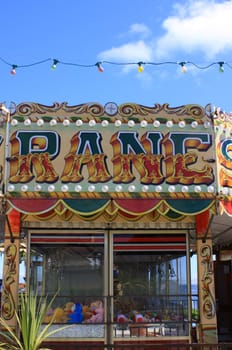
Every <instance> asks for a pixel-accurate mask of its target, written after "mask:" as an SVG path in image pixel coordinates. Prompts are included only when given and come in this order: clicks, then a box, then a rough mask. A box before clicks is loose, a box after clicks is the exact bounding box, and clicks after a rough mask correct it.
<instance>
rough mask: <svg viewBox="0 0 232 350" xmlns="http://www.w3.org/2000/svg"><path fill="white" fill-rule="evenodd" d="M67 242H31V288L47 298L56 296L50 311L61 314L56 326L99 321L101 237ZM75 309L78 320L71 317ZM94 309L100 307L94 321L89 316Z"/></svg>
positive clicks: (102, 241)
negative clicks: (77, 309) (65, 323)
mask: <svg viewBox="0 0 232 350" xmlns="http://www.w3.org/2000/svg"><path fill="white" fill-rule="evenodd" d="M53 240H54V239H53ZM68 241H69V239H68V238H66V243H62V244H61V243H54V242H53V243H50V244H46V243H43V244H38V243H37V244H33V239H32V244H31V269H30V273H31V277H30V282H31V285H32V287H33V289H34V290H37V291H38V292H39V293H40V294H42V295H46V296H48V297H49V298H50V299H51V298H52V297H53V296H54V295H56V294H57V296H56V298H55V301H54V304H53V311H54V310H57V309H58V308H59V309H60V313H62V310H63V311H64V314H63V318H62V317H61V318H60V319H59V321H57V323H62V322H71V321H73V322H75V323H82V322H85V321H86V322H87V321H88V320H89V322H92V321H93V322H96V323H97V322H100V321H103V308H104V305H103V304H104V300H103V295H104V237H103V236H102V237H101V238H100V239H99V237H98V239H97V238H96V237H92V236H87V235H86V236H84V235H82V236H81V237H76V239H75V242H71V243H67V242H68ZM72 241H74V240H72ZM68 307H69V308H70V310H67V308H68ZM77 307H78V308H79V316H78V317H79V318H78V317H77V318H74V315H73V314H74V311H75V310H76V308H77ZM96 308H101V317H99V318H98V319H96V317H95V321H94V317H93V318H92V319H91V317H92V316H94V314H95V309H96ZM71 314H72V317H71ZM69 316H70V317H69ZM68 317H69V318H68Z"/></svg>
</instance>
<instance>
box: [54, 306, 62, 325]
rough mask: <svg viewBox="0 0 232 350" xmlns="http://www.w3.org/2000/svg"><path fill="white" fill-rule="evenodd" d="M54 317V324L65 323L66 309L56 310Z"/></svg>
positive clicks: (58, 308)
mask: <svg viewBox="0 0 232 350" xmlns="http://www.w3.org/2000/svg"><path fill="white" fill-rule="evenodd" d="M52 317H54V320H53V322H54V323H64V309H63V308H61V307H57V308H55V310H54V313H53V315H52Z"/></svg>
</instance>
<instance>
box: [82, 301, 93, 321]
mask: <svg viewBox="0 0 232 350" xmlns="http://www.w3.org/2000/svg"><path fill="white" fill-rule="evenodd" d="M82 314H83V317H84V322H85V321H87V320H88V319H90V317H91V316H92V315H93V312H92V310H91V308H90V306H88V305H83V306H82Z"/></svg>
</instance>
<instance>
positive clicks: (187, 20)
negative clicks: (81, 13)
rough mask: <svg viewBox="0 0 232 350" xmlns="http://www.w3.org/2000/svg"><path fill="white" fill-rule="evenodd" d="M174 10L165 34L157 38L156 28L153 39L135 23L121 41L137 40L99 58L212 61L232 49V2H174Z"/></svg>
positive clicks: (165, 22) (111, 59)
mask: <svg viewBox="0 0 232 350" xmlns="http://www.w3.org/2000/svg"><path fill="white" fill-rule="evenodd" d="M172 10H173V13H172V15H168V16H167V17H166V18H165V19H164V20H163V22H162V28H163V30H164V34H163V35H161V36H159V37H157V36H156V37H155V33H157V32H160V28H158V30H156V28H153V30H154V33H153V34H154V35H153V37H152V33H151V31H150V29H149V28H148V27H147V26H146V25H145V24H144V23H134V24H132V25H131V26H130V28H129V30H128V32H127V33H124V35H123V36H122V37H121V38H125V37H127V39H128V38H129V37H131V35H133V38H135V40H134V41H129V40H127V42H126V43H123V44H122V45H120V46H118V47H112V48H110V49H108V50H105V51H102V52H101V53H100V54H99V55H98V57H99V59H100V60H105V61H107V60H108V61H112V62H122V63H126V62H139V61H144V62H149V61H150V62H152V61H153V62H155V61H157V60H158V61H160V60H161V61H162V60H165V61H166V60H172V58H173V57H177V56H178V58H180V57H182V56H183V55H184V54H185V57H186V56H187V55H188V56H189V55H193V54H198V55H199V54H200V55H202V57H203V58H204V59H206V60H208V61H210V60H212V59H214V58H216V57H217V58H219V59H222V58H223V57H224V55H225V54H226V53H228V52H229V51H231V50H232V25H231V18H232V0H229V1H227V0H186V1H183V3H180V2H176V3H174V4H173V8H172ZM136 38H137V40H136ZM124 69H125V68H124ZM126 69H127V68H126ZM128 69H129V68H128Z"/></svg>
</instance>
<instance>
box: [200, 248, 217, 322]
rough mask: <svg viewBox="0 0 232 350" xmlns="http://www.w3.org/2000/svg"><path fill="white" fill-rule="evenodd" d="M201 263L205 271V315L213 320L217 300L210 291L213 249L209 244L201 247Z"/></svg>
mask: <svg viewBox="0 0 232 350" xmlns="http://www.w3.org/2000/svg"><path fill="white" fill-rule="evenodd" d="M200 254H201V257H202V258H203V259H202V261H201V263H202V265H204V267H205V270H204V274H203V276H202V279H201V282H202V291H203V314H204V316H205V317H206V318H207V319H212V318H213V317H214V316H215V300H214V297H213V295H212V292H211V290H210V285H211V284H212V281H213V279H212V273H213V270H212V249H211V247H210V246H209V245H208V244H205V245H203V246H202V247H201V251H200Z"/></svg>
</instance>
